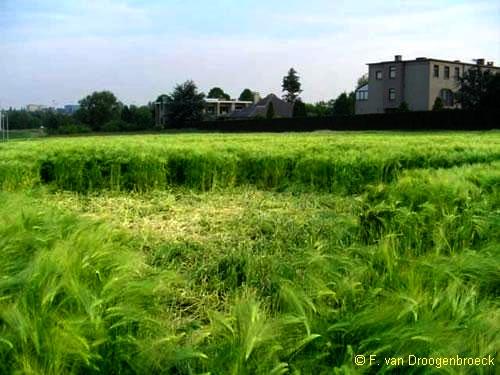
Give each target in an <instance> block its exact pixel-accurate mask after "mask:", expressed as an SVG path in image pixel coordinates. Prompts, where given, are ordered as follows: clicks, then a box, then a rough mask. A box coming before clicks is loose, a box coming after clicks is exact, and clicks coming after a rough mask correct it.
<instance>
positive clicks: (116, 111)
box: [8, 68, 500, 134]
mask: <svg viewBox="0 0 500 375" xmlns="http://www.w3.org/2000/svg"><path fill="white" fill-rule="evenodd" d="M367 83H368V77H367V75H363V76H362V77H360V78H359V79H358V81H357V87H361V86H363V85H365V84H367ZM281 86H282V91H283V96H282V98H283V100H285V101H286V102H288V103H291V104H292V105H293V117H325V116H350V115H354V108H355V100H356V99H355V92H354V91H351V92H349V93H347V92H343V93H341V94H340V95H339V96H337V98H335V99H331V100H328V101H320V102H317V103H314V104H312V103H304V102H303V101H302V99H301V97H300V94H301V93H302V85H301V82H300V76H299V75H298V73H297V71H296V70H295V69H294V68H291V69H290V70H289V71H288V73H287V74H286V75H285V76H284V77H283V80H282V85H281ZM255 94H256V93H255V92H254V91H252V90H251V89H249V88H246V89H244V90H243V91H242V93H241V94H240V96H239V100H243V101H254V97H255ZM205 98H210V99H223V100H229V99H230V98H231V97H230V95H229V94H227V93H226V92H225V91H224V90H223V89H222V88H220V87H214V88H212V89H210V90H209V92H208V95H206V96H205V94H204V93H203V92H200V91H199V90H198V88H197V86H196V84H195V83H194V82H193V81H191V80H188V81H186V82H184V83H181V84H178V85H176V86H175V87H174V89H173V91H172V92H171V93H170V94H162V95H160V96H158V97H157V99H156V100H155V101H154V102H150V103H148V104H147V105H142V106H136V105H128V106H127V105H125V104H123V103H122V102H120V101H119V100H118V99H117V97H116V96H115V95H114V94H113V93H112V92H110V91H100V92H94V93H92V94H90V95H88V96H86V97H85V98H82V99H81V100H80V101H79V105H80V108H79V109H78V110H77V111H76V113H74V114H72V115H68V114H64V113H59V112H57V111H55V110H45V111H36V112H29V111H26V110H15V109H10V110H9V111H8V116H9V124H10V128H11V129H33V128H44V129H46V130H47V132H48V133H51V134H58V133H59V134H61V133H66V134H67V133H82V132H126V131H147V130H153V129H157V127H156V125H155V103H161V104H162V108H163V110H164V115H165V117H166V120H167V124H168V125H167V126H168V127H171V128H176V127H183V126H185V125H186V124H189V123H196V122H198V121H201V120H203V119H204V118H205V117H206V115H205V113H204V106H205ZM455 100H456V101H457V102H458V103H460V104H461V107H462V108H463V109H491V108H493V109H494V108H500V75H498V74H493V73H490V72H489V71H483V70H481V69H470V70H468V71H467V72H466V73H465V74H464V75H463V76H462V77H460V79H459V90H458V92H457V93H456V95H455ZM433 109H434V110H442V109H443V103H442V101H441V100H440V98H437V99H436V102H435V103H434V107H433ZM397 111H399V112H407V111H409V109H408V105H407V104H406V103H404V102H403V103H402V104H401V106H400V107H399V108H398V109H397ZM266 118H268V119H272V118H275V110H274V108H273V105H272V104H271V105H269V106H268V108H267V112H266Z"/></svg>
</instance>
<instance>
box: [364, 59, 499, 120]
mask: <svg viewBox="0 0 500 375" xmlns="http://www.w3.org/2000/svg"><path fill="white" fill-rule="evenodd" d="M476 61H477V63H476V64H468V63H464V62H461V61H458V60H456V61H448V60H438V59H432V58H426V57H418V58H416V59H415V60H406V61H404V60H403V59H402V57H401V55H396V56H395V58H394V60H393V61H383V62H378V63H373V64H368V85H364V86H361V87H359V88H358V89H357V90H356V114H365V113H384V112H390V111H394V110H395V109H397V108H398V107H399V106H400V105H401V103H402V102H406V103H407V104H408V107H409V109H410V110H412V111H429V110H431V109H432V107H433V105H434V102H435V100H436V98H437V97H440V98H441V99H442V101H443V104H444V106H445V108H454V107H457V106H458V105H457V104H456V103H455V101H454V93H455V92H457V91H458V89H459V81H458V78H459V77H461V76H462V75H463V74H464V72H466V71H467V70H469V69H471V68H477V67H479V68H480V69H483V70H490V71H493V72H496V73H500V68H498V67H495V66H494V65H493V62H488V63H486V64H485V61H484V59H477V60H476Z"/></svg>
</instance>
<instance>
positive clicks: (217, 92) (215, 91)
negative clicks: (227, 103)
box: [207, 87, 231, 100]
mask: <svg viewBox="0 0 500 375" xmlns="http://www.w3.org/2000/svg"><path fill="white" fill-rule="evenodd" d="M207 98H209V99H224V100H230V99H231V96H229V95H228V94H226V93H225V92H224V90H222V89H221V88H220V87H214V88H212V89H210V91H209V92H208V95H207Z"/></svg>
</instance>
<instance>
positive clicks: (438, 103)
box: [432, 96, 444, 111]
mask: <svg viewBox="0 0 500 375" xmlns="http://www.w3.org/2000/svg"><path fill="white" fill-rule="evenodd" d="M443 108H444V104H443V99H441V98H440V97H439V96H438V97H437V98H436V100H434V105H433V106H432V110H433V111H442V110H443Z"/></svg>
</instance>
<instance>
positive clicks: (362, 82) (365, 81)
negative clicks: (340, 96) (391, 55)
mask: <svg viewBox="0 0 500 375" xmlns="http://www.w3.org/2000/svg"><path fill="white" fill-rule="evenodd" d="M367 84H368V73H365V74H363V75H362V76H361V77H359V78H358V81H357V86H356V88H359V87H361V86H364V85H367Z"/></svg>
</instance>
